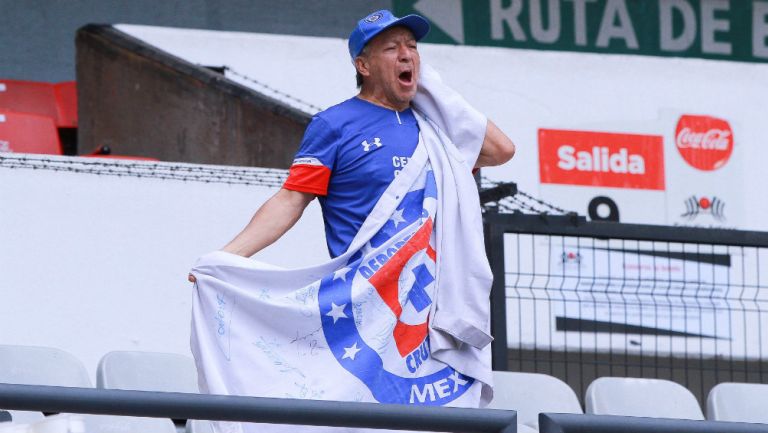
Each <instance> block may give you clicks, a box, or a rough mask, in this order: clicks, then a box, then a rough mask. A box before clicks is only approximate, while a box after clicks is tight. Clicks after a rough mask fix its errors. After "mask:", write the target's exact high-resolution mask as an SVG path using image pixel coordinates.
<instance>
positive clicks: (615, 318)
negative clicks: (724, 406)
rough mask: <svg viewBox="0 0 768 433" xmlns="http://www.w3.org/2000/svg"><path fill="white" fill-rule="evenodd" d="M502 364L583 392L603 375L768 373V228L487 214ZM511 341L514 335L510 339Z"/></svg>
mask: <svg viewBox="0 0 768 433" xmlns="http://www.w3.org/2000/svg"><path fill="white" fill-rule="evenodd" d="M486 236H487V238H486V242H487V246H488V253H489V258H490V259H491V265H492V267H493V269H494V274H495V282H494V294H493V302H492V305H493V309H494V325H495V326H494V333H495V337H496V347H495V350H494V362H495V368H496V369H508V370H513V371H526V372H538V373H546V374H550V375H553V376H556V377H559V378H561V379H562V380H564V381H566V382H567V383H569V384H570V385H571V386H572V387H573V388H574V390H576V392H577V393H578V394H579V395H584V391H585V390H586V387H587V386H588V385H589V384H590V382H591V381H592V380H594V379H595V378H597V377H601V376H623V377H647V378H661V379H669V380H673V381H675V382H678V383H680V384H682V385H684V386H686V387H688V388H689V389H690V390H691V391H693V392H694V394H695V395H697V397H698V398H699V399H700V400H701V401H704V400H705V399H706V396H707V393H708V392H709V390H710V389H711V388H712V386H714V385H715V384H717V383H720V382H765V380H766V379H768V364H767V363H766V356H768V329H766V330H765V331H764V330H763V328H764V326H765V325H766V324H768V233H757V232H743V231H735V230H712V229H696V228H683V227H664V226H646V225H633V224H618V223H603V222H590V223H588V222H586V221H584V219H583V218H577V217H575V216H543V215H523V214H492V213H487V214H486ZM505 343H506V344H505Z"/></svg>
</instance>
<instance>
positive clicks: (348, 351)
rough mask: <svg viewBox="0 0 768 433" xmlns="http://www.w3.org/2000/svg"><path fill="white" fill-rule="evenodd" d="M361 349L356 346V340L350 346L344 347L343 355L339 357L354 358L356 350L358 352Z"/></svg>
mask: <svg viewBox="0 0 768 433" xmlns="http://www.w3.org/2000/svg"><path fill="white" fill-rule="evenodd" d="M360 350H362V349H358V348H357V342H355V344H353V345H352V347H345V348H344V356H342V357H341V359H346V358H349V359H351V360H353V361H354V360H355V356H357V352H359V351H360Z"/></svg>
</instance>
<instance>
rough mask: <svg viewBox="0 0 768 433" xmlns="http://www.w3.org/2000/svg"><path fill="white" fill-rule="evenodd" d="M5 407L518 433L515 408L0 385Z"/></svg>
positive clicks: (173, 417)
mask: <svg viewBox="0 0 768 433" xmlns="http://www.w3.org/2000/svg"><path fill="white" fill-rule="evenodd" d="M0 407H2V408H4V409H8V410H27V411H38V412H49V413H50V412H53V413H59V412H63V413H83V414H97V415H121V416H137V417H151V418H172V419H201V420H211V421H236V422H238V421H239V422H253V423H269V424H291V425H309V426H329V427H361V428H375V429H392V430H417V431H445V432H467V433H471V432H476V433H495V432H498V433H516V432H517V413H516V412H515V411H506V410H491V409H465V408H446V407H428V406H406V405H389V404H373V403H352V402H337V401H318V400H296V399H282V398H262V397H244V396H225V395H208V394H188V393H172V392H150V391H126V390H111V389H109V390H108V389H93V388H71V387H58V386H40V385H14V384H0Z"/></svg>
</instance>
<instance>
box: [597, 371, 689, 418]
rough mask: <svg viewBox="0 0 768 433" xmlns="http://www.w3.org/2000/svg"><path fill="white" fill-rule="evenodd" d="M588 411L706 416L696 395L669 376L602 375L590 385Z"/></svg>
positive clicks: (686, 416) (636, 414) (678, 416)
mask: <svg viewBox="0 0 768 433" xmlns="http://www.w3.org/2000/svg"><path fill="white" fill-rule="evenodd" d="M585 406H586V409H587V413H588V414H595V415H622V416H642V417H653V418H677V419H694V420H703V419H704V414H703V413H702V411H701V407H699V403H698V401H696V397H694V396H693V394H692V393H691V392H690V391H688V389H687V388H685V387H684V386H682V385H680V384H677V383H675V382H672V381H669V380H662V379H637V378H629V377H601V378H598V379H595V381H593V382H592V383H591V384H590V385H589V387H588V388H587V393H586V398H585Z"/></svg>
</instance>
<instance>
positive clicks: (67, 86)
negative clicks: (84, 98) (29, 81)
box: [53, 81, 77, 128]
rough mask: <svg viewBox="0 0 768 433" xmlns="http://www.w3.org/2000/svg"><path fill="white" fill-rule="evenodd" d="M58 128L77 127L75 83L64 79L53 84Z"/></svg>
mask: <svg viewBox="0 0 768 433" xmlns="http://www.w3.org/2000/svg"><path fill="white" fill-rule="evenodd" d="M53 90H54V93H55V95H56V108H57V110H58V122H57V126H58V127H59V128H77V84H76V83H75V82H74V81H66V82H63V83H57V84H54V85H53Z"/></svg>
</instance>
